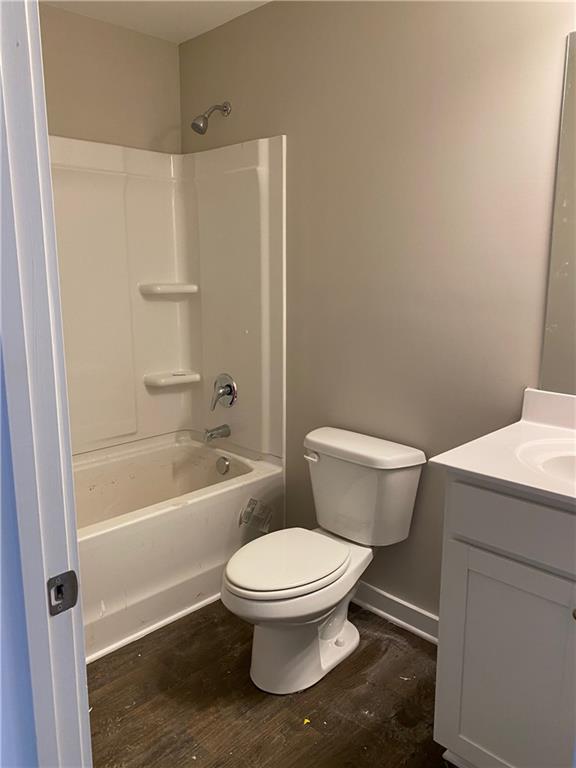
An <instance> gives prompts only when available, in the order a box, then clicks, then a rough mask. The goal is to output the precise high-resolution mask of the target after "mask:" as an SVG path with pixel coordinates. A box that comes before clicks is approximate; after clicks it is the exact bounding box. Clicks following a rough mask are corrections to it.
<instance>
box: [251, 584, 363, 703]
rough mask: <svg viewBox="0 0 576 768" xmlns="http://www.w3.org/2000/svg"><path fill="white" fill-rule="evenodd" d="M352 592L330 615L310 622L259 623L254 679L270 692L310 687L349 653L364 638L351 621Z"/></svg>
mask: <svg viewBox="0 0 576 768" xmlns="http://www.w3.org/2000/svg"><path fill="white" fill-rule="evenodd" d="M351 597H352V595H348V596H347V597H346V598H345V599H344V600H343V601H342V602H341V603H340V605H339V606H337V607H336V609H335V610H334V611H332V612H331V613H330V615H329V616H327V617H324V618H323V619H321V620H319V621H314V622H310V623H308V624H258V625H256V626H255V627H254V639H253V642H252V665H251V667H250V677H251V678H252V682H253V683H254V684H255V685H256V686H257V687H258V688H260V689H261V690H263V691H266V692H267V693H276V694H287V693H296V692H297V691H303V690H304V689H305V688H309V687H310V686H311V685H314V684H315V683H317V682H318V681H319V680H321V679H322V678H323V677H324V675H326V674H327V673H328V672H330V670H331V669H334V667H335V666H336V665H337V664H339V663H340V662H341V661H343V660H344V659H345V658H346V657H347V656H349V655H350V654H351V653H352V652H353V651H354V650H356V648H357V647H358V644H359V642H360V635H359V633H358V630H357V629H356V627H355V626H354V624H352V623H351V622H350V621H348V618H347V614H348V604H349V602H350V599H351Z"/></svg>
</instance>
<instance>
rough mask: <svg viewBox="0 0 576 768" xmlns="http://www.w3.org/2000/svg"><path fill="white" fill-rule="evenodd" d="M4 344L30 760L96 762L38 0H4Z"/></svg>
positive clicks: (0, 31)
mask: <svg viewBox="0 0 576 768" xmlns="http://www.w3.org/2000/svg"><path fill="white" fill-rule="evenodd" d="M0 90H1V98H2V110H1V112H0V116H1V117H2V126H1V127H2V133H3V136H2V167H1V171H2V191H3V194H2V304H1V320H2V354H3V357H4V364H5V379H6V399H7V407H8V426H9V431H10V443H11V452H12V465H13V474H14V490H15V497H16V515H17V522H18V532H19V539H20V559H21V564H22V581H23V587H24V609H25V615H26V624H27V638H28V651H29V660H30V677H31V684H32V703H33V711H34V725H35V734H36V746H37V754H38V763H39V765H41V766H55V767H57V766H71V767H72V766H73V767H74V768H79V767H80V766H82V767H87V768H89V767H90V766H91V765H92V757H91V746H90V720H89V710H88V690H87V683H86V661H85V653H84V632H83V621H82V608H81V603H80V601H78V603H77V604H76V606H75V607H74V608H71V609H69V610H68V611H66V612H64V613H61V614H58V615H55V616H51V615H50V614H49V611H48V593H47V581H48V579H49V578H50V577H51V576H55V575H57V574H59V573H62V572H64V571H68V570H74V571H76V572H77V573H78V546H77V535H76V520H75V509H74V493H73V476H72V454H71V446H70V430H69V423H68V401H67V393H66V378H65V360H64V345H63V336H62V321H61V310H60V294H59V278H58V261H57V252H56V234H55V224H54V213H53V202H52V184H51V176H50V163H49V148H48V126H47V119H46V104H45V96H44V77H43V68H42V51H41V43H40V22H39V13H38V4H37V0H28V1H26V2H12V3H0Z"/></svg>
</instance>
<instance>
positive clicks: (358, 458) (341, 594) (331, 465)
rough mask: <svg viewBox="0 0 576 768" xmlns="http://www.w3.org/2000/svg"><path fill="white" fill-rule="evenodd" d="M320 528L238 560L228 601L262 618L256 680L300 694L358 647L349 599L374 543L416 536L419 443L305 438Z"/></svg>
mask: <svg viewBox="0 0 576 768" xmlns="http://www.w3.org/2000/svg"><path fill="white" fill-rule="evenodd" d="M304 447H305V449H306V451H305V454H304V458H305V459H306V460H307V461H308V463H309V467H310V475H311V478H312V490H313V493H314V503H315V506H316V515H317V518H318V524H319V525H320V528H318V529H316V530H314V531H309V530H305V529H303V528H287V529H285V530H282V531H276V532H274V533H270V534H268V535H267V536H263V537H261V538H259V539H256V540H255V541H251V542H250V543H249V544H246V545H245V546H243V547H242V548H241V549H240V550H238V552H236V554H235V555H233V556H232V558H231V559H230V560H229V562H228V565H227V566H226V570H225V573H224V578H223V583H222V595H221V598H222V602H223V603H224V605H225V606H226V607H227V608H228V610H230V611H231V612H232V613H235V614H236V615H237V616H240V617H241V618H243V619H245V620H246V621H249V622H250V623H252V624H254V640H253V644H252V665H251V669H250V676H251V678H252V680H253V682H254V683H255V684H256V685H257V686H258V688H261V689H262V690H264V691H268V692H269V693H294V692H295V691H301V690H303V689H304V688H308V687H309V686H311V685H314V683H316V682H318V680H320V679H321V678H322V677H324V675H325V674H326V673H327V672H329V671H330V670H331V669H332V668H333V667H335V666H336V665H337V664H338V663H339V662H341V661H342V660H343V659H345V658H346V656H348V655H349V654H351V653H352V651H353V650H354V649H355V648H356V647H357V646H358V643H359V640H360V638H359V634H358V630H357V629H356V627H355V626H354V625H353V624H352V623H351V622H350V621H348V604H349V602H350V600H351V599H352V597H353V596H354V592H355V591H356V586H357V584H358V581H359V579H360V577H361V576H362V573H363V572H364V571H365V569H366V568H367V566H368V564H369V563H370V561H371V560H372V556H373V552H372V547H380V546H386V545H388V544H395V543H396V542H398V541H402V539H405V538H406V537H407V536H408V532H409V530H410V522H411V520H412V510H413V508H414V499H415V497H416V490H417V488H418V481H419V479H420V471H421V469H422V467H421V465H422V464H424V463H425V462H426V457H425V455H424V454H423V453H422V451H419V450H418V449H417V448H410V447H408V446H406V445H399V444H398V443H391V442H388V441H387V440H380V439H378V438H375V437H367V436H366V435H360V434H357V433H355V432H348V431H346V430H343V429H333V428H332V427H322V428H321V429H315V430H314V431H313V432H310V433H309V434H308V435H307V436H306V438H305V440H304Z"/></svg>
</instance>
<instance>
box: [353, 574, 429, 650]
mask: <svg viewBox="0 0 576 768" xmlns="http://www.w3.org/2000/svg"><path fill="white" fill-rule="evenodd" d="M352 602H354V603H356V604H357V605H360V606H362V608H366V609H367V610H369V611H372V613H375V614H377V615H378V616H382V618H384V619H387V620H388V621H390V622H392V624H396V625H397V626H399V627H402V628H403V629H407V630H408V631H409V632H412V633H413V634H415V635H418V637H422V638H424V640H428V641H429V642H430V643H434V644H437V643H438V616H436V615H435V614H434V613H429V612H428V611H425V610H424V609H423V608H419V607H418V606H417V605H412V603H408V602H406V600H402V599H401V598H399V597H395V596H394V595H390V594H388V592H384V591H383V590H381V589H378V587H373V586H372V585H371V584H367V583H366V582H365V581H361V582H360V583H359V584H358V590H357V592H356V595H355V596H354V598H353V600H352Z"/></svg>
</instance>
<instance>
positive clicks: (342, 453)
mask: <svg viewBox="0 0 576 768" xmlns="http://www.w3.org/2000/svg"><path fill="white" fill-rule="evenodd" d="M304 447H305V448H308V449H310V450H312V451H316V452H317V453H320V454H325V455H326V456H333V457H334V458H336V459H343V460H344V461H350V462H352V463H353V464H362V465H363V466H365V467H371V468H373V469H401V468H402V467H415V466H417V465H418V464H425V463H426V456H425V454H424V453H423V451H421V450H419V449H418V448H411V447H410V446H409V445H401V444H400V443H392V442H390V440H381V439H380V438H379V437H370V436H369V435H361V434H359V433H358V432H349V431H348V430H347V429H336V428H334V427H320V428H319V429H314V430H312V432H309V433H308V434H307V435H306V437H305V438H304Z"/></svg>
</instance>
